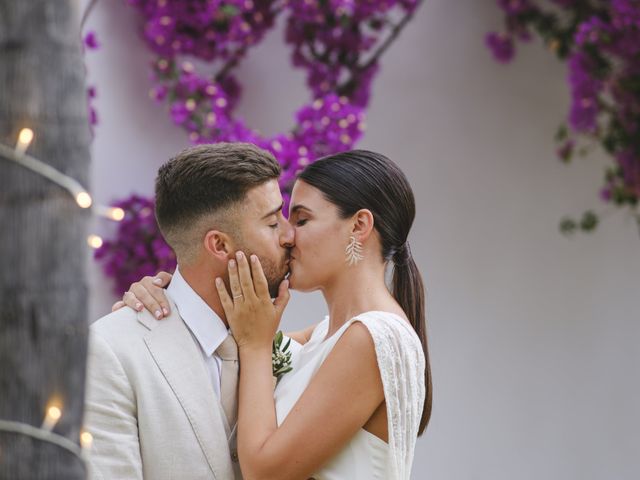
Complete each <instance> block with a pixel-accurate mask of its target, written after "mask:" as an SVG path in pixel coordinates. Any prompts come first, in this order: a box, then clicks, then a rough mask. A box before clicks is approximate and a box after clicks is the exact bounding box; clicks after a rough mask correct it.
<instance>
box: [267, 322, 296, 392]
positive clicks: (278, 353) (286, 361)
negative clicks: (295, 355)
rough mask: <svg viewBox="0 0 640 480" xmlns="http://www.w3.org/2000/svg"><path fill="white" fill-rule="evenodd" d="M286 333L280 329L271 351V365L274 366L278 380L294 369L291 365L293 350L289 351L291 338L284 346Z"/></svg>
mask: <svg viewBox="0 0 640 480" xmlns="http://www.w3.org/2000/svg"><path fill="white" fill-rule="evenodd" d="M283 339H284V335H283V334H282V331H280V330H278V333H276V336H275V337H273V350H272V353H271V365H272V367H273V370H272V371H273V376H274V377H275V378H276V381H278V380H280V377H282V375H284V374H285V373H287V372H290V371H291V370H292V367H291V352H289V351H288V350H289V345H290V344H291V339H290V338H289V339H287V342H286V343H285V344H284V346H282V340H283Z"/></svg>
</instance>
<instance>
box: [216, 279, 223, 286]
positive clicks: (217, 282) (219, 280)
mask: <svg viewBox="0 0 640 480" xmlns="http://www.w3.org/2000/svg"><path fill="white" fill-rule="evenodd" d="M216 285H217V286H219V287H221V286H222V279H221V278H216Z"/></svg>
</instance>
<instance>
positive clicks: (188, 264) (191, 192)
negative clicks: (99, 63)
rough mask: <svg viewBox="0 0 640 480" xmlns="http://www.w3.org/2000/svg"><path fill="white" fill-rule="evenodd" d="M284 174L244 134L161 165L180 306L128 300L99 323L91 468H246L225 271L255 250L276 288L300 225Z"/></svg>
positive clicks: (160, 193)
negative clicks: (157, 308)
mask: <svg viewBox="0 0 640 480" xmlns="http://www.w3.org/2000/svg"><path fill="white" fill-rule="evenodd" d="M279 175H280V165H279V164H278V162H277V161H276V159H275V158H274V157H273V156H272V155H271V154H270V153H268V152H266V151H263V150H261V149H259V148H257V147H255V146H254V145H250V144H242V143H235V144H228V143H219V144H215V145H200V146H196V147H192V148H189V149H187V150H185V151H183V152H181V153H179V154H178V155H177V156H176V157H175V158H173V159H171V160H170V161H169V162H167V163H166V164H164V165H163V166H162V167H161V168H160V170H159V172H158V177H157V179H156V217H157V220H158V225H159V227H160V230H161V231H162V234H163V236H164V238H165V240H166V241H167V243H168V244H169V245H170V246H171V247H172V248H173V250H174V251H175V253H176V256H177V260H178V268H177V269H176V272H175V274H174V275H173V279H172V281H171V284H170V286H169V288H168V290H167V296H168V297H169V301H170V306H171V309H170V310H171V313H170V314H169V316H168V317H167V318H166V319H164V320H162V321H158V318H160V317H162V316H163V315H162V314H161V313H160V312H156V318H154V316H153V315H151V314H150V313H149V312H148V311H147V310H143V311H142V312H136V311H134V310H132V309H130V308H122V309H120V310H117V311H116V312H113V313H111V314H109V315H107V316H105V317H103V318H101V319H100V320H98V321H96V322H95V323H94V324H93V325H92V326H91V333H90V340H89V342H90V343H89V360H88V373H87V397H86V420H85V424H86V428H87V429H88V431H89V432H90V433H91V434H92V435H93V447H92V449H91V454H90V459H89V460H90V470H91V475H90V476H91V478H99V479H105V480H107V479H108V480H111V479H130V478H143V477H144V478H148V479H153V480H162V479H172V478H183V479H217V480H227V479H233V478H240V469H239V466H238V457H237V454H236V451H235V442H234V435H233V434H232V432H233V431H234V427H235V423H236V415H237V404H236V401H237V381H238V361H237V347H236V345H235V342H234V341H233V337H232V336H230V335H229V331H228V324H227V322H226V319H225V316H224V311H223V309H222V306H221V304H220V300H219V298H218V295H217V292H216V289H215V286H214V279H215V278H216V277H222V278H225V279H226V277H227V273H226V272H227V265H228V261H229V259H231V258H233V254H234V253H235V252H236V251H237V250H242V251H244V252H245V253H247V254H251V253H255V254H256V255H258V257H259V258H260V261H261V263H262V265H263V268H264V271H265V275H266V276H267V280H268V282H269V288H270V290H271V291H272V295H273V296H274V297H275V296H276V294H277V289H278V286H279V284H280V282H281V281H282V280H283V278H284V276H285V275H286V273H287V271H288V248H289V247H290V246H291V244H292V243H293V235H294V233H293V227H291V226H290V225H289V223H288V222H287V221H286V219H285V218H284V217H283V216H282V206H283V202H282V196H281V194H280V189H279V187H278V177H279ZM225 281H227V280H225Z"/></svg>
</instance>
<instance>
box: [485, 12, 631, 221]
mask: <svg viewBox="0 0 640 480" xmlns="http://www.w3.org/2000/svg"><path fill="white" fill-rule="evenodd" d="M497 1H498V5H499V6H500V7H501V8H502V9H503V11H504V13H505V32H504V33H500V34H497V33H491V34H489V35H488V36H487V39H486V43H487V45H488V46H489V48H490V49H491V50H492V52H493V54H494V56H495V58H496V59H497V60H498V61H501V62H503V63H504V62H508V61H509V60H510V59H511V58H512V57H513V52H514V51H513V41H514V39H515V38H520V39H521V38H522V33H523V32H531V31H535V32H537V33H538V34H539V35H540V36H541V37H542V38H544V39H545V40H546V41H547V42H548V46H549V48H550V50H551V51H553V52H555V53H556V54H557V55H558V57H560V58H561V59H563V60H565V61H566V62H567V67H568V75H567V81H568V83H569V87H570V91H571V106H570V110H569V114H568V118H567V121H568V125H569V127H570V133H571V135H570V137H569V138H568V135H567V134H566V133H565V134H563V135H561V136H559V138H558V139H559V140H560V141H561V142H562V144H561V146H560V147H559V148H558V151H557V152H558V156H559V157H560V158H561V159H562V160H564V161H569V160H570V159H571V157H572V156H573V155H574V153H575V152H581V151H584V150H585V149H582V148H581V149H576V148H575V143H576V139H577V138H578V137H582V138H586V139H588V140H590V141H591V142H593V141H595V142H598V143H600V144H601V145H602V147H603V148H604V150H605V151H606V152H608V153H609V154H610V155H611V158H612V160H613V161H612V165H611V166H610V167H609V168H608V169H607V172H606V175H605V185H604V187H603V188H602V190H601V197H602V199H603V200H605V201H606V202H612V203H613V204H614V205H616V206H619V207H623V206H628V207H630V208H631V209H633V210H635V211H636V216H637V217H638V218H639V221H640V214H639V213H637V210H638V199H639V198H640V0H611V1H607V2H604V1H597V2H578V1H575V0H549V2H550V3H554V4H555V6H551V5H550V6H549V8H548V9H546V10H545V9H544V8H543V7H542V4H543V3H544V2H537V3H536V4H535V5H533V4H532V3H531V2H529V1H524V0H497Z"/></svg>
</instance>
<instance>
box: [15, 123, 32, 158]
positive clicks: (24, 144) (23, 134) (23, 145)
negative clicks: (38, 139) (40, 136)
mask: <svg viewBox="0 0 640 480" xmlns="http://www.w3.org/2000/svg"><path fill="white" fill-rule="evenodd" d="M32 141H33V130H31V129H30V128H23V129H22V130H20V133H19V134H18V143H16V153H18V154H19V155H23V154H24V153H25V152H26V151H27V148H29V145H31V142H32Z"/></svg>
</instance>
